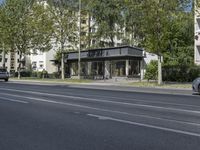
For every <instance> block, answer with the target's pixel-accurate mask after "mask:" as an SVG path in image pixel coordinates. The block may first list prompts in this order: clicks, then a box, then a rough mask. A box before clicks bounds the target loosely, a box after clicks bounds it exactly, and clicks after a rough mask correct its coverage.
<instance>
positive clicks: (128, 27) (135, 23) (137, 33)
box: [122, 0, 144, 46]
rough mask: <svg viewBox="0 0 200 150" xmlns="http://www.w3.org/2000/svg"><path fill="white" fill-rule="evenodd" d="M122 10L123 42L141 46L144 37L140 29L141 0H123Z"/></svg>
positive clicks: (141, 16)
mask: <svg viewBox="0 0 200 150" xmlns="http://www.w3.org/2000/svg"><path fill="white" fill-rule="evenodd" d="M122 12H123V22H122V23H123V24H122V27H123V30H124V36H123V37H122V39H123V43H124V44H127V45H132V46H141V43H142V41H143V39H144V33H143V29H142V23H143V17H144V15H143V14H144V13H143V10H142V1H137V0H133V1H130V0H124V5H123V7H122Z"/></svg>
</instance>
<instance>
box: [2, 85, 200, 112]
mask: <svg viewBox="0 0 200 150" xmlns="http://www.w3.org/2000/svg"><path fill="white" fill-rule="evenodd" d="M0 89H1V88H0ZM2 90H7V91H15V92H21V93H28V94H30V93H31V94H37V95H48V96H55V97H63V98H72V99H74V100H76V99H79V100H88V101H96V102H101V103H102V102H104V103H112V104H121V105H128V106H136V107H146V108H153V109H159V110H168V111H175V112H186V113H195V114H200V111H194V110H187V109H180V108H170V107H162V106H153V105H147V104H133V103H127V102H115V101H110V100H103V99H95V98H86V97H79V96H67V95H59V94H49V93H42V92H32V91H23V90H16V89H3V88H2ZM2 94H4V93H2Z"/></svg>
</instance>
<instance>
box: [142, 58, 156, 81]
mask: <svg viewBox="0 0 200 150" xmlns="http://www.w3.org/2000/svg"><path fill="white" fill-rule="evenodd" d="M157 77H158V62H157V61H151V62H150V64H148V65H147V68H146V73H145V79H147V80H157Z"/></svg>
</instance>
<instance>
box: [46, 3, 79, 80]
mask: <svg viewBox="0 0 200 150" xmlns="http://www.w3.org/2000/svg"><path fill="white" fill-rule="evenodd" d="M48 4H49V5H50V9H49V12H50V15H51V17H52V20H53V22H54V26H53V27H54V40H55V43H56V45H59V46H58V47H59V48H58V51H60V52H61V53H62V57H61V68H62V71H61V72H62V79H64V78H65V66H64V53H65V52H67V51H69V50H73V49H76V45H77V15H76V12H75V11H74V9H73V8H74V3H73V2H72V1H70V0H57V1H54V0H49V1H48Z"/></svg>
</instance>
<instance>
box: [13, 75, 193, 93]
mask: <svg viewBox="0 0 200 150" xmlns="http://www.w3.org/2000/svg"><path fill="white" fill-rule="evenodd" d="M10 81H11V83H18V84H35V85H53V86H68V87H71V88H84V89H95V90H110V91H124V92H138V93H151V94H170V95H187V96H194V95H193V92H192V89H189V88H181V89H178V88H165V87H138V86H130V85H123V84H116V83H113V84H112V83H74V82H64V83H62V82H55V81H35V80H13V79H11V80H10Z"/></svg>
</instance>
